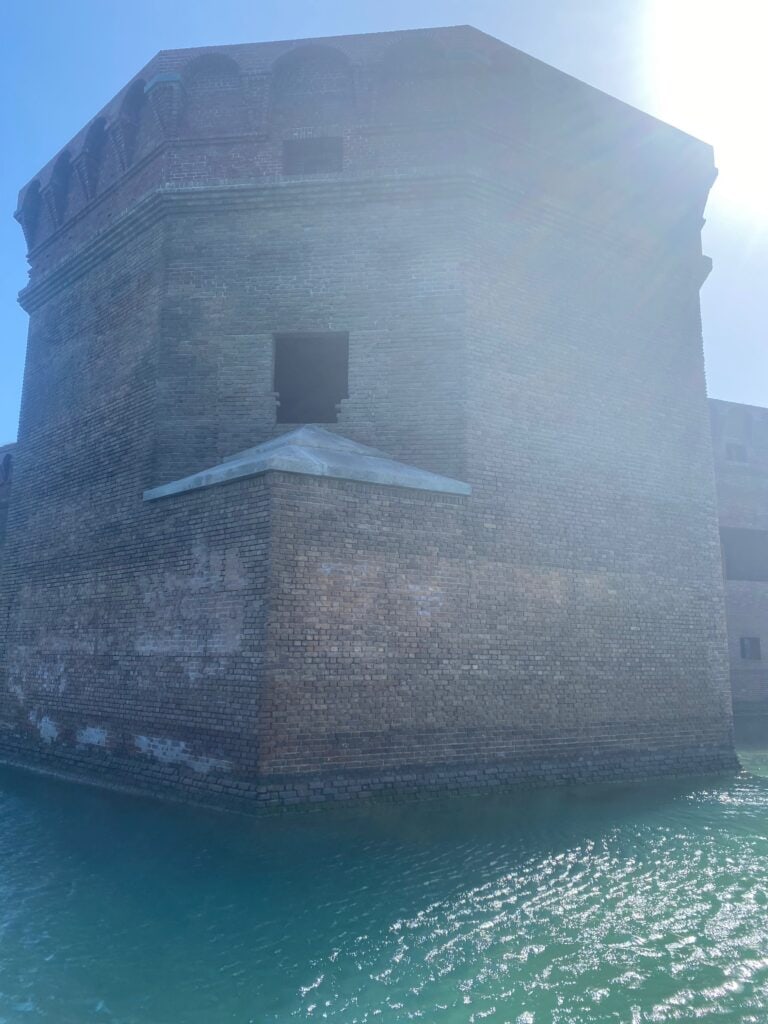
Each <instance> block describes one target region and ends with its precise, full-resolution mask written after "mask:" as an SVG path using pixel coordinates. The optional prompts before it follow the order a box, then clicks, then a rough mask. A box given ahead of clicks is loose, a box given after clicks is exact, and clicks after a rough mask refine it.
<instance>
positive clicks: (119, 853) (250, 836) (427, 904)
mask: <svg viewBox="0 0 768 1024" xmlns="http://www.w3.org/2000/svg"><path fill="white" fill-rule="evenodd" d="M744 764H745V768H746V769H747V770H745V772H743V773H742V774H740V775H739V776H737V777H729V778H725V779H720V780H712V779H698V780H687V781H685V782H666V783H655V784H653V785H636V786H620V787H603V788H583V789H578V790H568V791H546V792H545V791H540V792H536V793H533V794H529V795H526V796H518V797H510V796H503V797H502V796H498V795H497V796H494V797H487V798H483V799H479V798H472V799H453V800H441V801H439V802H434V803H429V804H409V805H404V806H403V805H401V806H397V807H396V806H378V807H368V808H360V807H358V808H356V809H347V810H344V811H331V812H330V813H329V812H327V811H323V812H319V813H314V814H310V815H289V816H283V817H279V818H271V819H261V820H249V819H243V818H234V817H227V816H224V815H216V814H206V813H201V812H192V811H188V810H184V809H179V808H169V807H164V806H162V805H154V804H151V803H144V802H141V801H136V800H132V799H128V798H122V797H119V796H115V795H111V794H100V793H98V792H96V791H92V790H88V789H82V788H78V787H73V786H67V785H64V784H60V783H55V782H49V781H46V780H43V779H40V778H35V777H30V776H26V775H23V774H16V773H11V772H8V771H4V772H3V773H2V774H0V812H1V819H0V820H2V828H1V829H0V1022H14V1024H15V1022H25V1024H26V1022H36V1021H45V1022H49V1021H50V1022H56V1024H91V1022H93V1024H108V1022H120V1024H224V1022H230V1021H231V1022H238V1024H245V1022H258V1024H262V1022H265V1024H270V1022H275V1021H281V1022H282V1021H286V1022H291V1021H305V1020H306V1021H344V1022H350V1024H351V1022H362V1021H365V1022H368V1021H370V1022H394V1021H398V1022H400V1021H412V1020H415V1021H424V1022H430V1024H431V1022H438V1024H440V1022H462V1024H464V1022H476V1024H480V1022H494V1024H498V1022H515V1024H550V1022H557V1024H576V1022H589V1024H593V1022H595V1024H600V1022H608V1021H621V1022H640V1021H654V1022H666V1021H694V1020H695V1021H704V1022H714V1021H754V1022H759V1024H764V1022H766V1021H768V753H767V752H766V751H765V749H761V748H760V747H755V748H754V749H750V750H748V751H747V752H746V754H745V756H744Z"/></svg>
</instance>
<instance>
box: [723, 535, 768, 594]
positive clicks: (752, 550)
mask: <svg viewBox="0 0 768 1024" xmlns="http://www.w3.org/2000/svg"><path fill="white" fill-rule="evenodd" d="M720 541H721V543H722V545H723V561H724V563H725V575H726V578H727V579H729V580H757V581H763V582H768V530H739V529H735V528H732V527H723V528H722V529H721V530H720Z"/></svg>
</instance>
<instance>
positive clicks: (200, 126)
mask: <svg viewBox="0 0 768 1024" xmlns="http://www.w3.org/2000/svg"><path fill="white" fill-rule="evenodd" d="M182 78H183V81H184V92H185V109H186V122H187V126H188V128H189V129H190V131H192V132H193V133H195V134H205V135H221V134H224V133H230V132H242V131H244V130H245V129H246V128H247V126H248V123H247V121H248V119H247V110H246V104H245V98H244V93H243V79H242V75H241V73H240V67H239V65H238V64H237V63H236V61H234V60H233V59H232V58H231V57H228V56H226V55H225V54H223V53H205V54H203V55H202V56H200V57H195V58H194V59H193V60H191V61H190V62H189V64H187V65H186V67H185V68H184V70H183V72H182Z"/></svg>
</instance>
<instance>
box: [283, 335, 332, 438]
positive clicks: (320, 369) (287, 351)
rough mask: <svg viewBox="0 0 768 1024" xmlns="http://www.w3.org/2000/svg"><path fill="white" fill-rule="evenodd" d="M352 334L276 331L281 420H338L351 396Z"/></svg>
mask: <svg viewBox="0 0 768 1024" xmlns="http://www.w3.org/2000/svg"><path fill="white" fill-rule="evenodd" d="M348 367H349V335H348V334H346V333H344V334H341V333H336V334H276V335H275V391H276V392H277V397H278V406H277V422H278V423H335V422H336V420H337V417H338V405H339V403H340V402H341V400H342V399H343V398H347V396H348Z"/></svg>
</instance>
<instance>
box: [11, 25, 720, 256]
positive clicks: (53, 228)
mask: <svg viewBox="0 0 768 1024" xmlns="http://www.w3.org/2000/svg"><path fill="white" fill-rule="evenodd" d="M417 137H418V142H417V143H414V142H413V139H414V138H417ZM409 140H410V141H409ZM342 149H343V155H342ZM598 150H599V160H596V159H595V157H596V156H597V155H598ZM531 152H535V153H536V154H537V157H536V160H535V161H534V164H535V167H531V166H528V167H527V169H526V160H527V155H530V153H531ZM491 165H492V167H493V171H494V173H495V175H496V177H497V178H498V180H500V181H503V182H507V183H508V182H509V181H511V180H514V181H515V182H516V183H517V187H519V188H522V189H523V190H524V189H526V188H528V189H530V188H545V187H546V181H547V177H548V175H549V174H550V173H551V174H553V175H555V176H557V178H558V192H559V193H560V194H562V178H563V174H564V173H568V174H569V175H570V179H569V180H570V181H571V184H572V188H573V189H574V196H575V198H576V201H578V194H579V191H580V190H583V188H584V187H586V186H585V182H586V181H587V179H589V181H590V187H592V188H593V189H594V188H597V189H601V188H604V187H606V182H607V180H608V178H610V179H611V180H612V182H613V184H614V187H615V184H616V183H617V182H621V183H622V187H626V188H628V189H630V190H634V191H635V192H637V193H638V194H640V193H643V194H645V193H647V194H648V196H649V197H650V198H651V201H652V202H656V201H657V200H658V197H659V194H660V191H665V192H667V193H668V192H669V190H670V189H672V190H673V191H674V190H675V188H678V189H679V190H680V192H679V194H677V193H676V194H675V195H674V196H672V197H671V198H670V204H671V206H673V207H674V208H676V209H679V208H680V201H681V197H682V198H683V199H684V203H685V209H686V216H689V215H690V216H692V217H693V219H694V220H695V219H696V218H697V217H699V218H700V215H701V211H702V210H703V206H704V202H705V200H706V194H707V192H708V189H709V187H710V185H711V183H712V181H713V179H714V168H713V162H712V152H711V149H710V148H709V147H708V146H705V145H704V144H702V143H700V142H698V141H697V140H694V139H692V138H690V136H687V135H685V134H684V133H682V132H679V131H677V130H676V129H673V128H670V127H669V126H668V125H664V124H662V123H661V122H659V121H656V120H655V119H654V118H651V117H649V116H648V115H646V114H643V113H641V112H639V111H637V110H635V109H634V108H632V107H629V106H627V105H626V104H624V103H621V102H620V101H618V100H615V99H613V98H612V97H609V96H607V95H605V94H603V93H601V92H599V91H598V90H596V89H593V88H591V87H590V86H587V85H585V84H583V83H581V82H578V81H577V80H575V79H573V78H571V77H570V76H568V75H565V74H563V73H562V72H560V71H557V70H556V69H554V68H551V67H549V66H548V65H546V64H543V63H541V62H540V61H537V60H535V59H534V58H532V57H529V56H527V55H526V54H524V53H521V52H520V51H518V50H515V49H514V48H513V47H511V46H508V45H506V44H505V43H502V42H501V41H499V40H497V39H494V38H493V37H491V36H488V35H485V34H484V33H482V32H480V31H478V30H477V29H474V28H471V27H469V26H458V27H452V28H435V29H424V30H414V31H408V32H386V33H379V34H373V35H358V36H338V37H331V38H324V39H313V40H292V41H283V42H270V43H257V44H244V45H235V46H224V47H215V48H210V47H204V48H199V49H188V50H166V51H161V52H160V53H158V54H157V55H156V56H155V57H154V58H153V59H152V60H151V61H150V62H149V63H148V64H147V65H146V67H145V68H144V69H143V70H142V71H141V72H139V74H138V75H137V76H136V78H134V79H133V80H132V81H131V82H130V83H129V84H128V85H127V86H126V87H125V88H124V89H123V90H122V91H121V92H120V93H118V95H117V96H116V97H115V98H114V99H113V100H112V101H111V102H110V103H108V104H107V106H106V107H104V108H103V109H102V110H101V111H99V113H98V114H97V115H96V116H95V117H94V119H93V120H92V121H91V122H90V123H89V124H88V125H86V126H85V127H84V128H83V129H82V131H80V132H79V133H78V134H77V135H76V136H75V138H74V139H72V140H71V141H70V142H69V143H68V144H67V146H66V147H65V148H64V149H63V150H62V151H61V152H60V153H58V154H57V156H56V157H55V158H54V159H53V160H52V161H50V163H49V164H47V165H46V167H44V168H43V169H42V170H41V172H40V173H39V174H38V175H37V176H36V177H35V178H34V180H33V181H31V182H30V183H29V184H28V185H27V186H26V187H25V188H24V189H22V191H21V194H20V196H19V204H18V209H17V211H16V215H15V216H16V218H17V219H18V221H19V222H20V224H21V226H22V228H23V230H24V234H25V237H26V240H27V245H28V248H29V253H30V262H31V263H32V268H33V271H32V272H33V274H35V273H37V272H38V271H39V272H45V271H46V270H48V269H50V268H51V267H52V266H53V265H55V264H56V263H57V262H59V261H60V259H61V258H62V257H64V256H66V255H67V254H68V253H69V252H71V251H72V250H73V248H74V249H76V248H78V247H79V246H80V245H81V244H82V243H83V242H85V241H87V240H88V239H89V238H90V237H92V236H93V235H95V234H98V233H99V232H100V231H102V230H104V229H105V228H107V227H109V226H111V225H112V224H114V223H115V222H116V221H117V220H119V219H120V216H121V215H122V214H123V213H125V212H126V211H127V210H129V209H131V208H132V207H133V206H135V204H136V203H137V202H139V201H140V200H141V199H142V198H144V197H146V196H147V195H148V194H150V193H154V192H157V191H163V190H165V191H167V190H178V189H199V188H200V187H206V186H219V187H221V186H243V185H249V184H250V185H252V184H258V183H273V184H275V183H277V184H279V183H281V182H284V181H285V180H286V179H292V178H296V177H305V176H317V175H320V176H326V177H328V176H330V177H334V176H338V175H343V176H345V177H348V178H355V177H358V178H359V177H371V176H376V175H386V176H392V175H396V176H397V175H399V176H402V175H407V174H412V173H414V171H418V172H420V173H426V172H429V173H440V174H447V173H451V172H452V171H456V170H460V171H461V172H462V173H465V172H467V171H473V172H478V171H479V172H481V173H487V172H488V169H489V167H491ZM681 170H683V171H684V173H680V172H681ZM600 175H602V176H603V177H602V179H601V180H600V181H598V178H599V176H600ZM596 176H597V177H596ZM603 179H604V180H603ZM697 184H698V186H699V187H697ZM692 196H694V209H693V212H692V214H691V212H690V204H691V197H692ZM602 205H604V206H607V207H609V206H610V203H608V204H602ZM697 226H698V225H697Z"/></svg>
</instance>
